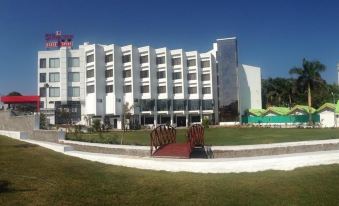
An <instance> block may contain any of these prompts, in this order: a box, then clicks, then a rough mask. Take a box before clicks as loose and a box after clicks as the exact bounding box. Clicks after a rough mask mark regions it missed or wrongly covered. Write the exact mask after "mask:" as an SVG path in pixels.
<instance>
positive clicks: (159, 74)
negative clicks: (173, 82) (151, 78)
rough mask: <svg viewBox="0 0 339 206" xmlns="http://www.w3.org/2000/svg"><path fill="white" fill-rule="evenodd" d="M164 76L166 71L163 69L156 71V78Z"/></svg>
mask: <svg viewBox="0 0 339 206" xmlns="http://www.w3.org/2000/svg"><path fill="white" fill-rule="evenodd" d="M163 78H166V72H165V71H158V72H157V79H163Z"/></svg>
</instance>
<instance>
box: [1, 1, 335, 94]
mask: <svg viewBox="0 0 339 206" xmlns="http://www.w3.org/2000/svg"><path fill="white" fill-rule="evenodd" d="M338 22H339V2H337V1H334V0H333V1H326V0H322V1H312V0H310V1H306V0H305V1H290V0H286V1H282V0H281V1H280V0H276V1H269V0H257V1H242V0H237V1H234V0H232V1H213V0H208V1H207V0H206V1H204V0H202V1H197V0H196V1H193V0H191V1H184V0H182V1H177V0H164V1H160V0H152V1H147V0H145V1H128V0H124V1H108V0H106V1H105V0H95V1H94V0H93V1H71V0H67V1H66V0H59V1H47V0H44V1H40V0H32V1H24V0H22V1H16V0H1V1H0V45H1V47H0V94H6V93H8V92H9V91H13V90H16V91H19V92H22V93H23V94H35V93H36V68H37V52H38V51H39V50H43V49H44V34H45V33H51V32H55V31H56V30H62V31H63V32H64V33H69V34H74V36H75V39H74V40H75V45H78V44H81V43H83V42H85V41H89V42H91V43H100V44H111V43H115V44H118V45H126V44H135V45H137V46H144V45H150V46H152V47H154V48H158V47H164V46H166V47H168V48H170V49H175V48H183V49H184V50H187V51H189V50H198V51H201V52H204V51H207V50H209V49H211V47H212V43H213V42H214V41H215V39H217V38H222V37H231V36H236V37H238V43H239V61H240V63H244V64H250V65H255V66H260V67H261V68H262V76H263V77H264V78H267V77H277V76H282V77H289V74H288V70H289V69H290V68H292V67H294V66H298V65H300V64H301V60H302V58H304V57H305V58H307V59H311V60H314V59H316V60H320V61H321V62H322V63H324V64H325V65H326V66H327V71H326V72H325V73H323V77H324V78H325V79H326V80H327V81H328V82H329V83H333V82H336V81H337V73H336V63H337V62H338V61H339V24H338Z"/></svg>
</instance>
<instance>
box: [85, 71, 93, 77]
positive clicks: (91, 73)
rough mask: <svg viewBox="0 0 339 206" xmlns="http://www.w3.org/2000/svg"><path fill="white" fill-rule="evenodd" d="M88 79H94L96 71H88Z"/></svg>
mask: <svg viewBox="0 0 339 206" xmlns="http://www.w3.org/2000/svg"><path fill="white" fill-rule="evenodd" d="M86 77H87V78H92V77H94V69H90V70H87V71H86Z"/></svg>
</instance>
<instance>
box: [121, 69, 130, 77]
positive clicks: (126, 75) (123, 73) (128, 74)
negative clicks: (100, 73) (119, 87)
mask: <svg viewBox="0 0 339 206" xmlns="http://www.w3.org/2000/svg"><path fill="white" fill-rule="evenodd" d="M131 75H132V73H131V70H130V69H129V70H124V71H122V77H123V78H128V77H131Z"/></svg>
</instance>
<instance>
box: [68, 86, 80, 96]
mask: <svg viewBox="0 0 339 206" xmlns="http://www.w3.org/2000/svg"><path fill="white" fill-rule="evenodd" d="M68 96H69V97H80V87H68Z"/></svg>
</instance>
